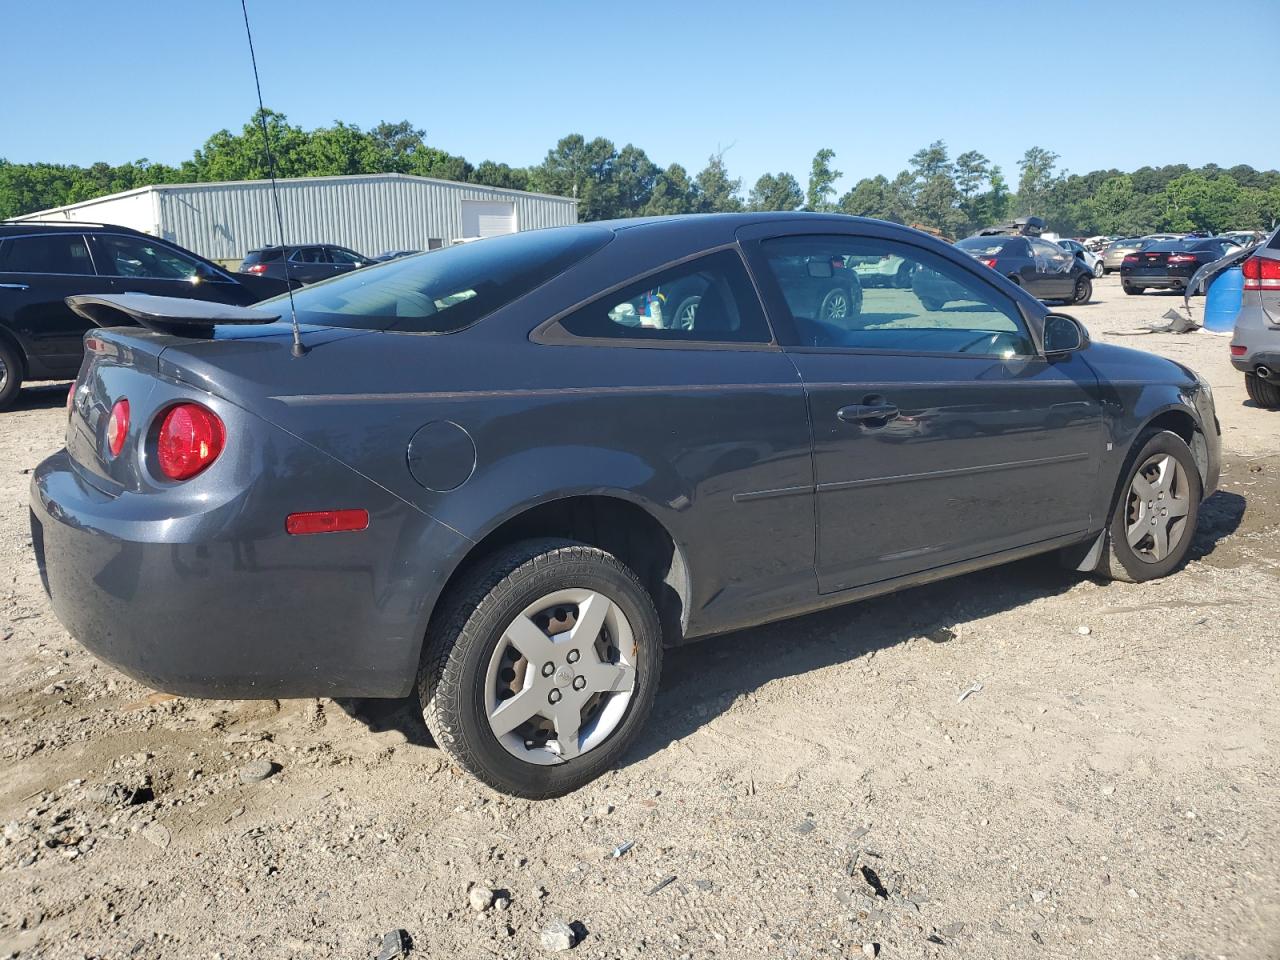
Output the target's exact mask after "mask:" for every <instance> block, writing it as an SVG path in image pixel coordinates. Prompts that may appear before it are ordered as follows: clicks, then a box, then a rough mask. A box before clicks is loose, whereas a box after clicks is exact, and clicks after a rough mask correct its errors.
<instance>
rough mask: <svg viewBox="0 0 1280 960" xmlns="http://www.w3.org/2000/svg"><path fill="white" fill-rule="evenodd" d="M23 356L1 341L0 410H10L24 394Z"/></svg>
mask: <svg viewBox="0 0 1280 960" xmlns="http://www.w3.org/2000/svg"><path fill="white" fill-rule="evenodd" d="M23 373H24V367H23V365H22V355H21V354H20V353H19V352H18V351H17V350H15V349H14V348H13V347H11V346H10V345H9V344H8V343H6V342H5V341H3V340H0V410H8V409H9V408H10V407H11V406H13V403H14V401H15V400H17V399H18V394H19V393H21V392H22V378H23Z"/></svg>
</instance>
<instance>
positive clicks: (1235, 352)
mask: <svg viewBox="0 0 1280 960" xmlns="http://www.w3.org/2000/svg"><path fill="white" fill-rule="evenodd" d="M1248 352H1249V348H1248V347H1245V346H1241V345H1240V344H1238V343H1233V344H1232V345H1231V355H1232V356H1233V357H1243V356H1244V355H1245V354H1246V353H1248Z"/></svg>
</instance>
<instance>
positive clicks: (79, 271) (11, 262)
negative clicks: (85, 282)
mask: <svg viewBox="0 0 1280 960" xmlns="http://www.w3.org/2000/svg"><path fill="white" fill-rule="evenodd" d="M0 272H3V273H62V274H75V275H79V276H93V274H94V269H93V260H92V259H91V258H90V256H89V247H88V245H87V244H86V243H85V241H84V237H83V236H81V235H80V234H78V233H51V234H48V235H47V236H43V237H13V238H11V239H9V240H6V241H5V242H4V243H3V244H0Z"/></svg>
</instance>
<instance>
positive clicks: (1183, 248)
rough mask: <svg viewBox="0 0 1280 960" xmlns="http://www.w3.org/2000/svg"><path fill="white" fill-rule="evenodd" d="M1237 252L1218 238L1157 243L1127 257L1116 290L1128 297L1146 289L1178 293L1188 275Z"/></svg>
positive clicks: (1236, 248) (1237, 246)
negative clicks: (1121, 290) (1118, 286)
mask: <svg viewBox="0 0 1280 960" xmlns="http://www.w3.org/2000/svg"><path fill="white" fill-rule="evenodd" d="M1238 249H1240V247H1239V245H1238V244H1236V243H1234V242H1232V241H1230V240H1224V239H1223V238H1221V237H1208V238H1199V239H1189V240H1158V241H1156V242H1155V243H1149V244H1144V245H1143V246H1142V247H1141V248H1139V249H1138V250H1135V251H1134V252H1133V253H1130V254H1127V255H1126V256H1125V258H1124V260H1123V261H1121V264H1120V286H1121V287H1122V288H1123V289H1124V292H1125V293H1128V294H1140V293H1143V292H1145V291H1146V290H1148V289H1151V288H1155V289H1159V290H1181V289H1182V288H1183V287H1185V286H1186V285H1187V281H1189V280H1190V279H1191V276H1192V274H1194V273H1195V272H1196V271H1197V270H1199V269H1200V268H1201V267H1203V266H1204V265H1205V264H1206V263H1212V262H1213V261H1215V260H1219V259H1221V258H1222V257H1225V256H1226V255H1227V254H1229V253H1231V252H1232V251H1233V250H1238Z"/></svg>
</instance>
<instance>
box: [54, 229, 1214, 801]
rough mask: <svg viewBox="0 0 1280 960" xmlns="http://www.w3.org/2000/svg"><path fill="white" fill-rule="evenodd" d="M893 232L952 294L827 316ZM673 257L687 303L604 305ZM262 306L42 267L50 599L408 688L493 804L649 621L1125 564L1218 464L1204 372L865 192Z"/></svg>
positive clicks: (624, 737)
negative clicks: (853, 198)
mask: <svg viewBox="0 0 1280 960" xmlns="http://www.w3.org/2000/svg"><path fill="white" fill-rule="evenodd" d="M886 254H888V255H891V256H897V257H902V258H903V259H905V260H908V261H910V262H911V263H912V265H913V267H912V276H913V278H914V277H916V276H918V275H922V274H925V273H936V274H938V275H939V276H940V277H942V278H944V279H945V280H946V282H948V283H950V284H952V285H953V286H954V287H955V288H957V289H958V290H959V291H960V293H961V296H960V297H959V298H958V301H959V302H961V303H963V305H964V306H963V308H957V309H953V310H948V311H946V312H944V313H943V314H936V313H932V312H930V311H929V310H928V309H927V308H926V307H925V305H923V304H922V303H921V302H919V301H918V300H917V298H916V297H915V295H914V294H913V293H912V292H911V291H908V290H901V289H895V288H875V289H868V290H865V291H863V303H862V309H861V311H860V313H859V315H858V316H857V317H856V318H853V320H852V321H851V320H850V318H849V317H848V316H846V317H837V316H834V315H832V314H828V312H827V311H826V310H825V309H824V307H823V304H824V302H825V301H826V298H825V296H824V297H819V296H818V293H819V291H821V290H822V289H823V288H824V287H826V288H827V289H830V287H831V286H832V281H833V280H836V279H837V278H838V275H839V272H840V271H841V270H843V269H844V268H842V267H840V266H837V264H839V263H844V262H848V261H849V260H850V259H856V258H861V257H876V256H884V255H886ZM690 278H697V283H698V284H699V285H700V286H701V287H702V294H701V300H700V301H699V303H698V307H697V310H696V311H695V312H694V315H693V317H692V318H691V322H690V323H689V325H688V326H684V325H680V324H673V325H669V324H664V325H663V326H661V327H659V326H645V325H637V324H635V323H632V322H631V318H633V317H634V315H635V313H636V311H637V310H638V307H639V306H640V305H641V304H648V303H651V302H652V301H653V299H654V298H655V297H656V296H657V294H656V291H661V290H664V289H671V288H674V287H678V286H680V285H681V284H682V283H685V282H688V281H689V280H690ZM292 300H293V307H294V308H295V309H296V311H297V313H296V322H297V328H296V329H297V340H298V341H300V342H301V345H302V349H301V350H300V351H298V350H295V349H294V346H295V337H294V335H293V331H292V330H291V325H290V322H289V318H290V313H289V310H290V302H289V300H288V299H287V298H277V299H276V300H274V301H269V302H267V303H265V304H261V305H259V306H258V307H255V308H230V307H221V306H218V307H214V306H212V305H201V306H199V307H198V308H193V307H192V305H191V302H190V301H177V300H168V299H164V298H128V297H113V296H110V295H105V296H91V297H74V298H72V302H73V303H74V304H75V307H76V309H77V310H78V311H80V312H81V313H82V314H85V315H86V316H88V317H91V318H93V319H94V320H95V321H96V322H98V323H99V324H101V325H103V326H104V329H101V330H96V331H94V333H93V334H92V336H91V346H92V349H91V351H90V352H89V354H88V356H87V358H86V361H85V364H84V366H83V368H82V369H81V371H80V376H79V379H78V380H77V383H76V387H75V390H74V391H73V393H72V397H71V404H70V413H69V423H68V428H67V446H66V449H65V450H62V451H60V452H59V453H57V454H55V455H54V456H52V457H50V458H49V459H47V460H45V461H44V462H43V463H42V464H40V466H39V467H38V468H37V469H36V471H35V473H34V475H33V477H32V485H31V508H32V540H33V543H34V545H35V552H36V557H37V561H38V563H39V565H40V568H41V574H42V580H43V583H44V584H45V587H46V589H47V590H48V592H49V595H50V597H51V602H52V606H53V609H54V611H55V612H56V613H57V615H58V617H59V618H60V619H61V620H62V622H63V624H64V625H65V626H66V627H67V629H68V630H69V631H70V632H71V634H72V635H74V636H75V637H77V638H78V639H79V641H80V642H81V643H83V644H84V645H85V646H87V647H88V648H89V649H90V650H92V651H93V652H94V653H96V654H97V655H98V656H100V657H101V658H103V659H104V660H107V661H109V662H110V663H112V664H115V665H116V666H117V667H119V668H120V669H122V670H124V671H125V672H127V673H129V674H131V675H133V676H134V677H137V678H139V679H140V680H142V681H143V682H146V683H148V684H151V685H153V686H157V687H160V688H163V689H166V690H171V691H174V692H177V693H181V694H184V695H190V696H213V697H299V696H328V697H344V696H369V697H403V696H406V695H408V694H409V693H410V692H412V691H415V690H416V691H417V693H418V695H419V698H420V700H421V703H422V708H423V712H424V717H425V720H426V723H427V726H428V728H429V729H430V730H431V732H432V734H433V736H434V738H435V741H436V743H438V744H439V745H440V746H441V748H442V749H443V750H445V751H446V752H447V753H448V755H449V756H450V757H452V758H453V760H454V761H455V762H456V763H457V764H458V765H459V766H461V767H462V768H463V769H465V770H468V771H470V772H471V773H473V774H474V775H476V776H477V777H479V778H480V779H481V780H483V781H484V782H486V783H488V784H489V785H491V786H492V787H494V788H496V789H498V790H501V791H504V792H507V793H511V794H516V795H520V796H524V797H548V796H554V795H557V794H561V793H564V792H566V791H569V790H572V789H574V788H576V787H579V786H581V785H583V784H584V783H586V782H588V781H589V780H591V779H592V778H594V777H596V776H597V775H599V774H600V773H601V772H603V771H604V770H606V769H607V768H608V767H609V766H610V765H612V764H613V763H614V762H615V761H616V760H617V759H618V758H619V757H620V756H622V755H623V753H624V752H625V751H626V750H627V749H628V748H629V747H630V746H631V745H632V744H633V742H634V741H635V739H636V737H637V735H638V734H639V731H640V728H641V726H642V724H643V723H644V720H645V717H646V715H647V714H648V713H649V709H650V706H651V705H652V703H653V699H654V695H655V692H656V691H657V689H658V683H659V674H660V671H661V667H662V658H663V650H664V647H666V646H667V645H669V644H672V643H677V642H680V641H683V640H689V639H693V638H697V637H705V636H710V635H714V634H721V633H724V632H726V631H730V630H735V629H738V628H742V627H747V626H751V625H754V624H760V623H764V622H766V621H771V620H777V619H781V618H784V617H789V616H794V615H796V614H801V613H806V612H809V611H813V610H818V609H821V608H825V607H830V606H834V605H837V604H842V603H846V602H849V601H853V600H857V599H860V598H863V597H868V596H872V595H877V594H883V593H888V592H891V591H894V590H899V589H902V588H905V587H908V586H911V585H914V584H920V583H925V582H929V581H933V580H937V579H939V578H941V577H946V576H950V575H953V574H960V573H965V572H969V571H973V570H978V569H982V568H987V567H991V566H994V565H996V564H999V563H1003V562H1006V561H1009V560H1013V559H1017V558H1020V557H1025V556H1028V555H1031V554H1038V553H1049V552H1054V551H1057V552H1059V554H1060V556H1061V557H1062V558H1063V559H1064V560H1065V561H1066V562H1067V563H1068V564H1069V565H1070V566H1073V567H1075V568H1077V569H1080V570H1087V571H1090V572H1095V573H1098V574H1101V575H1104V576H1111V577H1116V578H1120V579H1124V580H1130V581H1145V580H1151V579H1153V578H1156V577H1160V576H1164V575H1165V574H1168V573H1169V572H1171V571H1173V570H1174V569H1176V568H1177V567H1178V565H1179V564H1181V563H1182V562H1183V560H1184V558H1185V557H1186V554H1187V549H1188V547H1189V545H1190V543H1191V540H1192V534H1193V531H1194V529H1195V526H1196V518H1197V515H1198V510H1199V505H1200V501H1201V499H1202V497H1203V496H1204V495H1206V494H1207V493H1208V492H1210V491H1212V490H1213V489H1214V487H1215V485H1216V483H1217V480H1218V474H1219V460H1220V452H1219V451H1220V438H1219V434H1218V427H1217V423H1216V420H1215V416H1214V408H1213V400H1212V396H1211V394H1210V391H1209V389H1208V387H1207V386H1206V385H1205V384H1204V382H1203V381H1201V380H1199V379H1198V378H1197V377H1196V376H1195V375H1194V374H1192V373H1191V372H1189V371H1188V370H1187V369H1186V368H1185V367H1184V366H1182V365H1181V364H1178V363H1174V362H1172V361H1170V360H1165V359H1162V358H1160V357H1156V356H1153V355H1151V354H1146V353H1140V352H1137V351H1135V350H1131V349H1126V348H1123V347H1119V346H1114V345H1110V344H1093V343H1090V340H1089V337H1088V335H1087V333H1086V331H1085V329H1084V327H1083V326H1081V325H1080V324H1079V323H1077V322H1076V321H1075V320H1073V319H1072V318H1070V317H1068V316H1066V315H1063V314H1057V313H1052V312H1051V311H1049V310H1048V309H1046V308H1045V307H1044V306H1043V305H1042V304H1041V303H1040V302H1039V301H1038V300H1036V299H1035V298H1033V297H1032V296H1031V295H1030V294H1029V293H1028V292H1027V291H1026V290H1025V289H1020V288H1019V287H1017V286H1016V285H1014V284H1012V283H1010V282H1009V281H1008V280H1007V279H1006V278H1005V277H1004V276H1003V275H1001V274H999V273H997V272H995V271H992V270H989V269H987V268H986V267H984V266H983V265H981V264H980V263H978V262H977V261H975V260H974V259H973V258H972V257H970V256H968V255H966V254H965V253H964V252H963V251H960V250H956V249H955V248H954V247H952V246H950V245H948V244H946V243H943V242H940V241H938V240H936V239H934V238H932V237H929V236H928V235H926V234H924V233H921V232H919V231H915V230H911V229H909V228H906V227H903V226H900V225H897V224H890V223H883V222H879V221H874V220H864V219H858V218H852V217H840V216H835V215H820V214H794V213H778V214H734V215H706V216H693V217H683V218H662V219H653V220H638V221H623V222H615V223H612V224H581V225H578V226H572V227H561V228H551V229H543V230H535V231H529V232H525V233H517V234H512V235H508V236H499V237H491V238H488V239H486V240H485V241H484V242H483V243H478V244H468V245H466V246H458V247H450V248H447V249H444V250H441V251H439V252H436V253H433V254H432V255H431V256H424V257H410V258H407V259H403V260H396V261H392V262H391V263H386V264H381V265H379V266H376V267H373V268H370V269H369V270H367V271H361V272H360V273H358V274H352V275H351V276H348V277H338V278H335V279H334V280H332V281H330V282H329V283H326V284H321V285H317V286H313V287H308V288H304V289H302V290H299V291H297V292H296V293H295V294H294V295H293V298H292ZM121 314H124V315H128V316H131V317H133V318H134V319H136V320H138V321H139V322H141V323H143V324H144V325H145V326H146V327H147V328H148V329H138V328H136V327H131V328H122V327H116V326H114V324H115V323H116V321H117V319H118V317H119V316H120V315H121ZM211 323H213V326H210V324H211ZM161 358H162V364H163V367H162V369H160V368H158V367H157V361H158V360H160V359H161ZM899 421H902V422H903V423H904V424H906V428H905V429H903V430H898V429H896V426H897V424H898V422H899ZM193 611H198V613H199V615H198V616H196V615H193ZM726 642H729V643H732V641H726ZM765 736H767V734H765ZM760 748H761V750H762V751H766V752H767V751H768V750H771V749H780V750H785V749H786V744H785V743H782V742H779V743H778V744H774V745H771V744H768V743H766V742H761V744H760Z"/></svg>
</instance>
